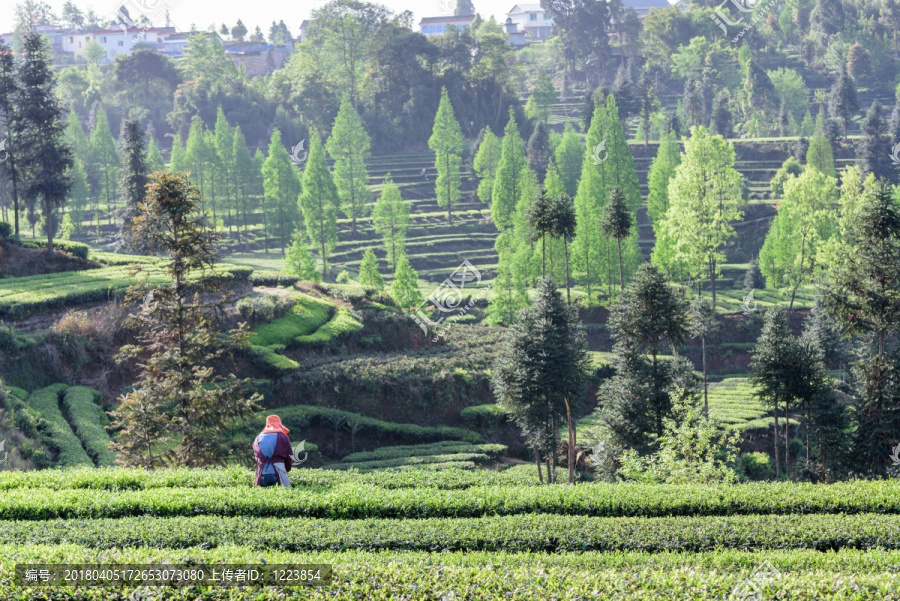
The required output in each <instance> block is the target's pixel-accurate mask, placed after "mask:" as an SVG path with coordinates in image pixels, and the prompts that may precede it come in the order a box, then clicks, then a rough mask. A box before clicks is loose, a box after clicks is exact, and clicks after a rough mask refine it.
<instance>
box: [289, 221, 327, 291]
mask: <svg viewBox="0 0 900 601" xmlns="http://www.w3.org/2000/svg"><path fill="white" fill-rule="evenodd" d="M284 269H285V271H287V272H288V273H290V274H293V275H294V276H296V277H297V278H298V279H299V280H300V281H302V282H316V283H318V282H321V281H322V273H321V272H320V271H319V268H318V266H317V265H316V259H315V257H313V256H312V253H311V252H310V251H309V247H308V246H307V245H306V235H305V234H304V233H303V232H300V231H296V232H294V234H293V236H292V241H291V246H290V248H288V251H287V254H286V255H285V257H284Z"/></svg>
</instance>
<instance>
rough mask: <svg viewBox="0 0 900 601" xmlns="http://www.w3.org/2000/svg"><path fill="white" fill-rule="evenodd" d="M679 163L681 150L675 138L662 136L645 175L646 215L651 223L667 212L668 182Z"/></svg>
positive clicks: (663, 216)
mask: <svg viewBox="0 0 900 601" xmlns="http://www.w3.org/2000/svg"><path fill="white" fill-rule="evenodd" d="M680 163H681V150H680V148H679V146H678V141H677V140H676V139H675V136H674V135H673V134H672V133H671V132H669V133H666V134H663V137H662V139H661V140H660V142H659V147H658V148H657V151H656V157H654V159H653V162H652V163H651V164H650V172H649V173H648V174H647V188H648V193H647V215H648V216H649V217H650V219H651V220H652V221H653V223H654V225H655V224H656V222H657V221H659V220H661V219H664V218H665V215H666V211H668V210H669V182H670V181H671V180H672V177H673V176H674V175H675V168H676V167H678V165H679V164H680Z"/></svg>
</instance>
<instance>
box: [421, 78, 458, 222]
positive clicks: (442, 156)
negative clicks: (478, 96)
mask: <svg viewBox="0 0 900 601" xmlns="http://www.w3.org/2000/svg"><path fill="white" fill-rule="evenodd" d="M462 145H463V136H462V130H461V129H460V127H459V123H458V122H457V121H456V117H455V116H454V115H453V105H451V104H450V96H449V94H447V88H446V87H445V88H443V89H442V90H441V103H440V105H439V106H438V110H437V114H436V115H435V116H434V129H433V130H432V134H431V138H429V139H428V147H429V148H431V150H432V151H434V168H435V170H436V171H437V179H436V180H435V183H434V189H435V193H436V194H437V203H438V206H439V207H443V208H446V209H447V223H449V224H450V225H453V207H454V205H456V204H457V203H458V202H459V199H460V192H459V188H460V185H461V176H460V173H459V168H460V165H461V164H462V157H461V156H460V153H461V152H462Z"/></svg>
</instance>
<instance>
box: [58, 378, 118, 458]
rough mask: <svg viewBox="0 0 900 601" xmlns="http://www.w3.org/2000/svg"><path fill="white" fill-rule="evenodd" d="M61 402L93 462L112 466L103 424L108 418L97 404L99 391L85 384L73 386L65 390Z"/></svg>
mask: <svg viewBox="0 0 900 601" xmlns="http://www.w3.org/2000/svg"><path fill="white" fill-rule="evenodd" d="M63 403H64V404H65V406H66V409H67V410H68V412H69V419H70V420H71V422H72V428H73V429H74V430H75V434H76V435H77V436H78V438H79V439H80V440H81V444H82V445H83V446H84V448H85V450H86V451H87V453H88V455H89V456H90V457H91V459H93V460H94V463H95V464H96V465H99V466H103V467H112V466H113V465H114V464H115V455H113V454H112V452H110V450H109V449H108V448H107V445H108V444H109V443H110V438H109V434H108V433H107V431H106V428H105V426H108V425H109V418H108V417H107V416H106V413H105V412H104V411H103V409H102V408H101V407H100V405H99V403H100V393H99V392H98V391H97V390H94V389H93V388H88V387H86V386H73V387H72V388H69V389H68V390H66V391H65V393H64V396H63Z"/></svg>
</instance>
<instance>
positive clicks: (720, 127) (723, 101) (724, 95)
mask: <svg viewBox="0 0 900 601" xmlns="http://www.w3.org/2000/svg"><path fill="white" fill-rule="evenodd" d="M730 104H731V97H730V96H729V94H728V90H727V89H725V90H722V91H721V92H719V93H718V94H716V97H715V99H713V106H712V119H711V121H710V129H711V131H712V133H714V134H718V135H720V136H722V137H723V138H726V139H727V138H730V137H732V135H734V128H733V126H732V123H733V122H734V116H733V115H732V114H731V109H730V108H729V107H730Z"/></svg>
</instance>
